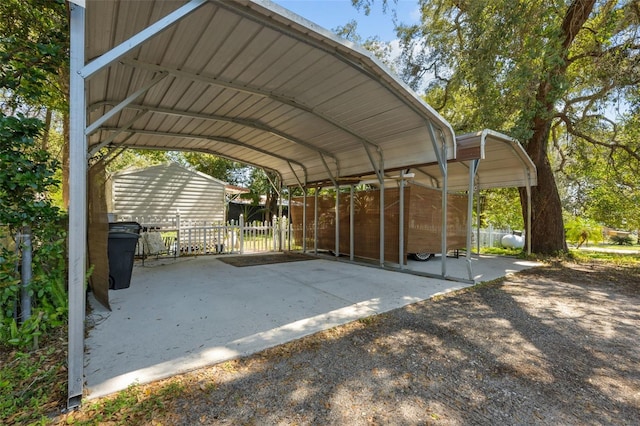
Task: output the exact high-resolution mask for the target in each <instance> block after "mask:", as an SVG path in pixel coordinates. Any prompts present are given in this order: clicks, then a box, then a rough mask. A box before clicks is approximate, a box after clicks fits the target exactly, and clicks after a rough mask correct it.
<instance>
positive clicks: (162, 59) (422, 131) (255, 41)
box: [86, 0, 456, 185]
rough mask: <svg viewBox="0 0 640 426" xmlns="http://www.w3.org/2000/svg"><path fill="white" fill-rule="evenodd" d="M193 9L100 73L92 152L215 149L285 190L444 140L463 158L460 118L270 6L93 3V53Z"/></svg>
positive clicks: (423, 158)
mask: <svg viewBox="0 0 640 426" xmlns="http://www.w3.org/2000/svg"><path fill="white" fill-rule="evenodd" d="M185 5H186V6H185ZM183 7H191V8H192V9H193V10H192V11H190V13H187V14H186V15H185V16H184V17H183V18H182V19H180V20H178V21H177V22H175V23H173V24H171V25H167V26H166V28H163V29H162V31H160V32H159V33H158V34H156V35H154V36H153V37H150V38H149V39H148V40H146V41H145V42H143V43H141V44H140V45H139V46H137V47H135V48H134V49H132V50H130V51H127V52H126V54H124V55H122V56H120V57H119V58H118V60H117V61H114V62H111V63H110V65H109V66H108V67H107V68H106V69H104V70H101V71H98V72H96V73H95V74H94V75H92V76H91V77H90V78H89V79H88V81H87V97H88V110H89V115H88V116H89V119H88V121H89V122H88V125H89V127H88V129H89V130H88V133H89V146H90V151H91V152H96V151H97V150H98V149H99V148H100V147H103V146H128V147H132V148H140V149H145V148H147V149H163V150H192V151H200V152H208V153H211V154H215V155H219V156H221V157H226V158H230V159H234V160H238V161H241V162H245V163H247V164H252V165H255V166H260V167H263V168H265V169H267V170H274V171H277V172H278V173H279V174H280V175H281V176H282V178H283V183H284V184H285V185H297V184H309V183H313V182H328V181H337V180H338V179H339V178H341V177H346V176H364V175H369V174H375V173H376V172H380V170H381V169H385V170H386V169H396V170H397V169H400V168H410V167H411V166H413V165H416V164H427V163H433V162H437V161H438V155H437V153H436V150H440V149H441V147H442V146H443V145H446V152H448V153H449V154H448V155H447V159H452V158H453V157H454V156H455V153H456V149H455V146H456V140H455V135H454V133H453V131H452V129H451V127H450V126H449V124H448V123H447V122H446V121H445V120H444V119H443V118H442V117H441V116H440V115H439V114H438V113H436V112H435V111H434V110H433V109H432V108H431V107H430V106H429V105H427V104H426V103H424V102H423V101H422V100H421V99H420V98H419V97H418V96H417V95H416V94H415V93H414V92H412V91H411V90H410V89H409V88H408V87H407V86H405V85H404V84H403V83H402V82H400V81H399V80H398V79H396V78H395V77H393V76H392V75H391V74H390V73H389V72H388V71H387V70H386V69H385V68H384V66H383V65H381V64H380V63H379V62H378V60H377V59H376V58H375V57H374V56H372V55H371V54H370V53H369V52H367V51H365V50H363V49H361V48H359V47H357V46H356V45H354V44H352V43H350V42H348V41H345V40H341V39H339V38H338V37H336V36H335V35H333V34H331V33H330V32H328V31H326V30H324V29H322V28H320V27H318V26H317V25H315V24H313V23H311V22H309V21H307V20H305V19H303V18H301V17H299V16H296V15H294V14H292V13H291V12H289V11H287V10H286V9H283V8H281V7H279V6H277V5H275V4H273V3H271V2H268V1H247V0H238V1H230V0H224V1H216V0H208V1H207V0H192V1H191V2H188V1H184V0H183V1H175V0H166V1H159V0H157V1H152V0H137V1H127V0H114V1H108V2H107V1H92V0H88V1H87V17H86V22H87V34H86V39H87V41H86V57H87V58H88V60H89V62H91V61H92V60H94V59H100V58H101V57H102V56H103V55H104V54H105V53H107V52H109V51H110V50H112V49H114V48H117V47H118V46H119V45H121V44H123V43H124V44H126V43H128V40H130V39H131V38H132V37H136V35H137V34H139V33H140V32H141V31H144V30H145V29H147V28H148V27H149V26H151V25H153V24H155V25H161V24H162V23H163V22H164V20H165V19H166V17H167V16H169V15H171V14H172V13H174V12H176V11H178V12H179V11H181V10H183V9H182V8H183ZM430 127H431V128H430ZM434 139H435V140H434ZM434 142H435V143H434Z"/></svg>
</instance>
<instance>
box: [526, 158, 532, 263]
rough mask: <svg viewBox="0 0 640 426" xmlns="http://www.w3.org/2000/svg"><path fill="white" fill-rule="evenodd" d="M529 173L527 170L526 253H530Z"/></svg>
mask: <svg viewBox="0 0 640 426" xmlns="http://www.w3.org/2000/svg"><path fill="white" fill-rule="evenodd" d="M531 237H532V235H531V174H530V172H529V170H527V235H526V238H527V255H528V256H530V255H531Z"/></svg>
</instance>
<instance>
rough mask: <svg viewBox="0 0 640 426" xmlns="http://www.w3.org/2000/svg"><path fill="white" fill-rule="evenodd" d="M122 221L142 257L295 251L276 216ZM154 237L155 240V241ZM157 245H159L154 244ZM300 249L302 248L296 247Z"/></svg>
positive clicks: (483, 232) (484, 236) (490, 241)
mask: <svg viewBox="0 0 640 426" xmlns="http://www.w3.org/2000/svg"><path fill="white" fill-rule="evenodd" d="M119 221H135V222H138V223H139V224H140V225H141V226H142V229H143V236H142V238H141V239H140V241H141V244H140V243H139V244H138V250H137V253H138V254H139V255H160V254H165V255H173V256H180V255H201V254H245V253H262V252H272V251H282V250H291V247H292V244H293V245H295V242H293V243H292V241H291V239H292V235H293V233H292V226H291V224H290V223H289V221H288V219H287V218H286V217H283V218H282V219H280V220H279V219H278V218H277V217H276V216H274V217H273V220H272V221H271V222H270V223H269V222H259V221H254V222H248V223H245V222H244V220H243V217H242V216H240V220H239V221H237V222H234V221H231V222H229V223H227V224H212V223H206V222H203V221H195V220H188V219H182V218H180V215H175V216H163V217H149V218H144V217H120V218H119ZM513 233H516V234H520V231H512V230H511V229H508V228H507V229H500V228H493V227H492V226H491V225H490V226H489V227H488V228H481V229H480V233H479V235H478V232H477V229H476V228H474V229H473V235H472V241H473V243H472V245H473V248H474V249H475V248H476V247H478V238H479V242H480V247H500V246H501V240H502V237H504V236H505V235H510V234H513ZM152 237H153V238H152ZM154 242H155V244H154ZM296 248H299V247H296Z"/></svg>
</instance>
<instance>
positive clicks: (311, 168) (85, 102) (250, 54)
mask: <svg viewBox="0 0 640 426" xmlns="http://www.w3.org/2000/svg"><path fill="white" fill-rule="evenodd" d="M71 2H72V4H71V52H70V53H71V82H70V83H71V85H70V121H71V126H70V138H71V144H70V205H69V223H70V226H69V370H68V371H69V388H68V396H69V406H77V405H78V404H79V403H80V399H81V396H82V388H83V336H84V322H83V320H84V312H85V309H84V308H85V305H84V304H85V274H86V261H85V259H86V250H87V248H86V240H87V219H86V218H87V207H86V190H87V184H86V175H87V158H88V157H91V156H93V155H94V154H96V153H97V152H98V151H99V150H101V149H102V148H108V149H110V150H112V151H113V152H115V151H116V150H117V149H118V148H121V147H122V148H125V147H132V148H140V149H159V150H189V151H199V152H206V153H211V154H215V155H218V156H221V157H225V158H229V159H233V160H237V161H240V162H243V163H246V164H250V165H255V166H258V167H262V168H264V169H266V170H271V171H274V172H276V173H277V174H278V175H279V176H280V181H281V184H282V185H284V186H300V187H303V188H306V187H308V186H311V185H312V184H314V183H317V182H330V183H331V184H332V185H333V186H335V187H338V186H340V184H341V182H343V179H347V180H349V181H353V180H354V179H357V178H361V177H364V176H368V175H370V176H375V178H376V179H377V181H378V182H379V185H380V187H381V189H383V188H384V185H385V178H386V177H388V174H398V171H402V170H407V169H412V168H414V167H423V166H426V165H436V167H437V171H438V176H439V177H440V188H441V190H442V191H443V194H446V192H447V181H448V179H447V178H446V176H447V163H448V161H450V160H453V159H454V158H455V155H456V138H455V135H454V132H453V130H452V129H451V127H450V125H449V124H448V123H447V122H446V121H445V120H444V119H443V118H442V117H441V116H440V115H439V114H437V113H436V112H435V111H434V110H433V109H432V108H431V107H430V106H429V105H427V104H425V103H424V102H423V101H422V100H421V99H420V98H419V97H418V96H417V95H416V94H415V93H413V92H412V91H411V90H410V89H409V88H408V87H406V86H405V85H404V84H403V83H401V82H400V81H398V80H397V79H396V78H394V77H393V76H391V75H390V74H389V73H388V72H387V71H386V70H385V69H384V67H383V66H382V65H381V64H380V63H379V62H378V61H377V60H376V59H375V57H373V56H372V55H371V54H370V53H368V52H366V51H365V50H363V49H361V48H359V47H357V46H355V45H353V44H351V43H349V42H347V41H344V40H341V39H338V38H337V37H335V36H334V35H333V34H331V33H330V32H328V31H326V30H324V29H322V28H320V27H318V26H316V25H315V24H313V23H311V22H309V21H306V20H304V19H302V18H300V17H298V16H295V15H293V14H292V13H290V12H289V11H287V10H285V9H283V8H281V7H279V6H277V5H275V4H273V3H270V2H268V1H248V0H237V1H230V0H224V1H220V0H190V1H186V0H175V1H174V0H166V1H160V0H156V1H152V0H139V1H127V0H119V1H118V0H114V1H100V0H95V1H94V0H71ZM381 198H383V197H381ZM383 203H384V200H383V199H382V200H381V205H382V206H384V204H383ZM443 207H444V208H443V215H446V196H444V197H443ZM381 210H382V209H381ZM445 217H446V216H445ZM380 228H381V234H384V220H383V219H382V218H381V220H380ZM444 234H446V226H443V241H445V240H446V238H444ZM445 245H446V244H444V243H443V246H445ZM380 256H381V258H380V263H381V265H383V264H384V241H381V242H380ZM442 262H443V263H442V271H443V275H445V271H446V269H445V268H446V267H445V257H444V256H443V260H442Z"/></svg>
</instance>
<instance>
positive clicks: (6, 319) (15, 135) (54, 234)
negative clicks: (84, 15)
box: [0, 114, 67, 346]
mask: <svg viewBox="0 0 640 426" xmlns="http://www.w3.org/2000/svg"><path fill="white" fill-rule="evenodd" d="M41 128H42V122H40V121H39V120H37V119H33V118H25V117H22V116H17V117H8V116H5V115H3V114H0V224H2V227H1V228H0V234H2V235H0V241H2V242H3V244H2V247H0V345H13V346H27V345H29V344H34V345H35V346H37V342H38V338H39V336H41V335H42V334H43V333H44V332H46V331H47V330H49V329H51V328H52V327H57V326H60V325H62V324H64V323H65V322H66V314H67V296H66V280H65V270H66V266H65V259H66V257H65V231H64V229H65V226H64V215H63V213H62V212H61V211H60V210H59V209H58V208H56V207H55V206H53V204H52V203H51V201H50V200H49V199H48V197H47V192H48V190H49V189H50V188H51V187H53V186H55V185H57V184H58V182H57V181H56V179H55V178H54V173H55V171H56V168H57V166H58V164H57V162H56V161H54V160H52V159H51V158H50V156H49V154H48V153H47V152H46V151H44V150H42V149H40V148H39V146H38V145H37V142H36V138H37V137H38V135H39V133H40V130H41ZM25 231H28V232H29V233H30V234H31V242H32V259H33V262H32V271H33V272H32V279H31V282H30V283H29V285H28V287H27V292H28V294H29V296H30V298H31V317H30V318H28V319H27V318H23V317H22V310H21V306H22V303H21V302H22V300H21V277H20V267H19V266H20V263H21V253H22V249H23V247H21V245H20V241H16V235H17V234H19V233H22V232H25ZM7 242H9V244H7ZM11 242H13V243H11Z"/></svg>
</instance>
